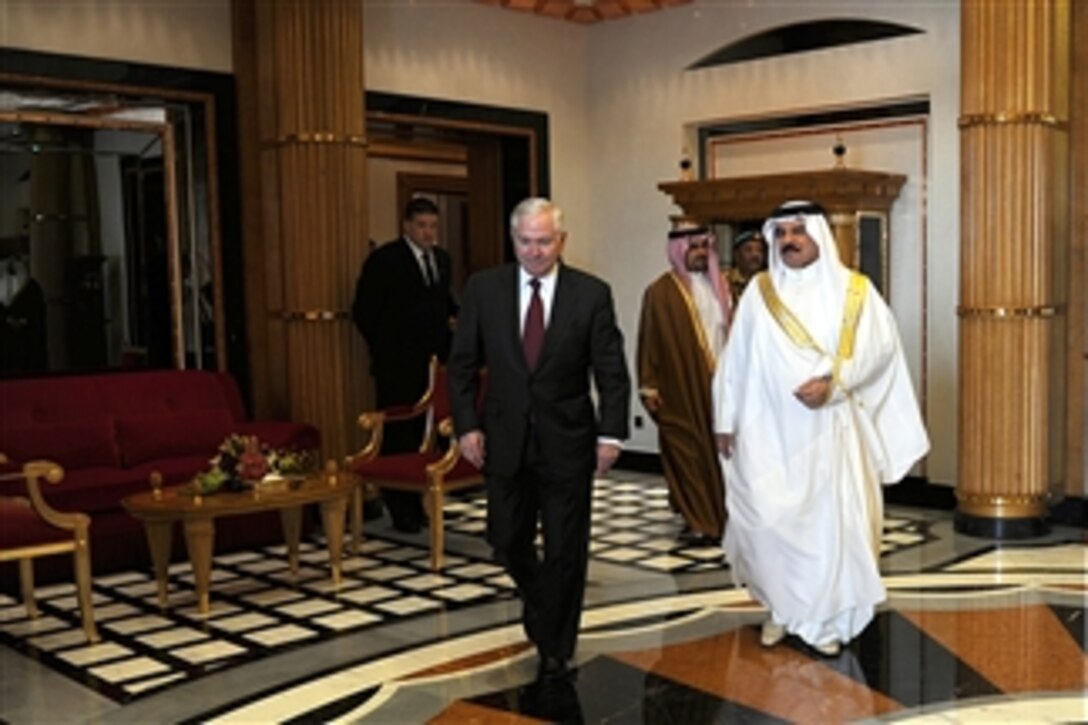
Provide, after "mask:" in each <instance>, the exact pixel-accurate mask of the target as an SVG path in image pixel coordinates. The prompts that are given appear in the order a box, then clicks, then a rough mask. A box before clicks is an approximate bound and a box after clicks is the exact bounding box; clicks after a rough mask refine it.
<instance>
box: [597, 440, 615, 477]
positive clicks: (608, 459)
mask: <svg viewBox="0 0 1088 725" xmlns="http://www.w3.org/2000/svg"><path fill="white" fill-rule="evenodd" d="M619 457H620V447H619V446H617V445H613V444H612V443H598V444H597V477H598V478H600V477H601V476H603V475H605V474H606V473H608V471H609V469H610V468H612V464H613V463H615V462H616V459H617V458H619Z"/></svg>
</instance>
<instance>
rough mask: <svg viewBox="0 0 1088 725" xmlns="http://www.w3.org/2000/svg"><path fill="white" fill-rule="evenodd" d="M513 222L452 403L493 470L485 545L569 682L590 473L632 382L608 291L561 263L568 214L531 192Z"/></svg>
mask: <svg viewBox="0 0 1088 725" xmlns="http://www.w3.org/2000/svg"><path fill="white" fill-rule="evenodd" d="M510 227H511V235H512V237H513V244H514V253H515V256H516V257H517V260H518V264H508V265H505V266H501V267H495V268H492V269H488V270H485V271H483V272H480V273H478V274H476V275H474V276H473V277H472V278H471V279H470V280H469V281H468V284H467V285H466V287H465V294H464V300H463V305H462V307H461V312H460V316H459V318H458V325H457V333H456V335H455V337H454V342H453V348H452V350H451V352H450V360H449V385H450V405H451V407H452V410H453V418H454V427H455V429H456V432H457V435H458V443H459V446H460V449H461V453H462V455H464V456H465V458H466V459H467V460H469V461H470V462H472V463H473V464H475V465H476V466H478V467H481V468H482V469H483V470H484V473H485V478H486V482H487V505H488V510H487V533H488V539H489V541H490V543H491V545H492V546H493V547H494V550H495V557H496V559H497V560H498V561H499V562H500V563H502V564H503V565H504V566H505V567H506V569H507V571H508V572H509V574H510V576H511V577H512V578H513V580H514V582H515V583H516V584H517V588H518V593H519V595H520V596H521V599H522V602H523V604H524V612H523V624H524V627H525V631H526V634H527V635H528V637H529V639H530V640H531V641H532V642H533V643H534V644H535V645H536V647H537V650H538V652H539V655H540V672H539V675H540V679H541V680H543V681H545V682H547V681H549V680H551V681H563V680H565V677H564V676H565V674H566V672H567V666H568V660H569V659H570V658H571V657H572V656H573V654H574V650H575V645H576V642H577V637H578V625H579V620H580V618H581V613H582V598H583V595H584V592H585V583H586V569H587V565H588V558H589V529H590V504H591V489H592V483H593V476H594V472H596V473H597V475H603V474H604V473H605V472H607V471H608V469H609V468H610V467H611V466H612V464H613V463H614V462H615V460H616V458H617V456H618V455H619V452H620V444H621V441H622V440H623V439H624V438H626V437H627V433H628V431H627V414H628V406H629V397H630V387H631V384H630V378H629V376H628V373H627V364H626V360H625V358H624V351H623V336H622V334H621V333H620V331H619V329H618V328H617V326H616V316H615V309H614V306H613V303H612V293H611V290H610V289H609V287H608V285H607V284H606V283H604V282H603V281H601V280H600V279H597V278H596V277H593V276H591V275H589V274H586V273H585V272H582V271H579V270H577V269H574V268H573V267H569V266H567V265H565V264H563V263H561V262H560V255H561V254H562V252H563V246H564V244H565V241H566V233H565V232H564V231H563V218H562V212H561V211H560V209H559V208H558V207H557V206H555V205H554V204H552V203H551V202H550V201H548V200H546V199H527V200H525V201H523V202H521V204H519V205H518V206H517V208H516V209H514V212H513V214H512V215H511V218H510ZM482 367H486V368H487V386H486V388H487V389H486V393H485V398H484V400H483V404H482V411H483V412H482V417H481V414H479V413H478V412H477V411H478V408H477V405H476V396H477V389H476V387H477V379H478V378H477V371H478V370H479V369H480V368H482ZM591 379H592V381H593V383H594V385H595V387H596V390H597V400H598V402H597V406H596V409H595V408H594V404H593V399H592V398H591V397H590V380H591ZM538 522H539V524H540V525H541V528H542V532H543V539H544V556H543V560H541V559H540V557H539V556H538V555H537V550H536V547H535V545H534V539H535V538H536V533H537V524H538Z"/></svg>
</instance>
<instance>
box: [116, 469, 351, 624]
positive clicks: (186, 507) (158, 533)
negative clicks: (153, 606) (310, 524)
mask: <svg viewBox="0 0 1088 725" xmlns="http://www.w3.org/2000/svg"><path fill="white" fill-rule="evenodd" d="M156 484H157V485H156ZM357 485H358V479H357V477H356V476H354V475H353V474H351V473H350V472H342V471H326V472H322V473H314V474H311V475H308V476H305V477H302V478H299V479H293V480H290V481H289V482H285V484H284V485H283V486H282V487H279V486H278V487H276V488H275V489H271V488H254V489H252V490H248V491H242V492H217V493H215V494H211V495H203V496H201V495H193V493H192V492H191V489H190V488H189V487H187V486H174V487H171V488H163V487H162V483H161V477H158V476H157V475H156V476H152V482H151V486H152V490H150V491H147V492H145V493H138V494H135V495H132V496H128V497H126V498H124V499H123V500H122V501H121V505H122V506H124V507H125V510H127V511H128V512H129V514H131V515H132V516H133V517H135V518H137V519H139V520H140V521H141V522H142V523H143V525H144V531H146V532H147V543H148V546H149V548H150V549H151V560H152V563H153V564H154V567H155V580H156V582H157V583H158V587H159V606H160V607H163V608H164V609H165V608H166V606H167V596H166V592H167V580H166V577H167V570H168V568H169V566H170V544H171V537H172V530H173V526H174V523H175V522H180V523H181V526H182V529H183V530H184V532H185V545H186V548H187V549H188V551H189V561H190V562H191V563H192V567H193V578H194V580H195V581H196V593H197V599H198V607H199V611H200V613H201V614H207V613H208V610H209V608H210V596H209V589H210V587H211V574H212V552H213V550H214V549H215V520H216V519H218V518H225V517H228V516H240V515H242V514H249V513H255V512H258V511H279V512H280V520H281V521H282V522H283V538H284V542H285V543H286V544H287V554H288V561H289V562H290V565H291V571H292V572H293V573H295V574H297V573H298V545H299V539H300V538H301V535H302V507H303V506H305V505H306V504H312V503H316V504H319V505H320V506H321V518H322V524H323V525H324V528H325V539H326V541H327V543H328V547H329V563H330V565H331V567H332V580H333V584H334V585H335V586H337V587H339V586H340V554H341V549H342V545H343V538H344V513H345V511H346V510H347V506H348V500H349V498H350V497H351V493H352V491H353V490H354V489H355V487H356V486H357ZM352 533H353V535H354V536H360V535H361V533H362V532H360V531H353V532H352Z"/></svg>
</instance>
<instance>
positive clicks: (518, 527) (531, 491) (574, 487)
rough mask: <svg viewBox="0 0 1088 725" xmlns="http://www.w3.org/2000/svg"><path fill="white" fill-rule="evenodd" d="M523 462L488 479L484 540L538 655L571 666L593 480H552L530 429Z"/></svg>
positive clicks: (584, 477)
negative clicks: (516, 599) (513, 592)
mask: <svg viewBox="0 0 1088 725" xmlns="http://www.w3.org/2000/svg"><path fill="white" fill-rule="evenodd" d="M521 460H522V465H521V467H520V468H519V470H518V471H517V472H516V473H515V475H514V476H512V477H510V478H506V477H501V476H494V475H490V474H489V475H488V477H487V532H488V539H489V541H490V542H491V545H492V547H493V548H494V551H495V559H496V560H497V561H498V562H499V563H500V564H502V565H503V566H504V567H505V568H506V570H507V573H508V574H509V575H510V577H511V578H512V579H513V580H514V583H515V584H516V585H517V589H518V594H519V595H520V597H521V600H522V603H523V607H524V609H523V615H522V623H523V625H524V627H525V632H526V634H527V635H528V637H529V639H530V640H531V641H532V642H533V643H534V644H535V645H536V646H537V649H538V650H539V651H540V653H541V654H542V655H547V656H551V657H558V658H560V659H569V658H570V657H572V656H573V654H574V650H575V646H576V644H577V640H578V627H579V623H580V621H581V617H582V603H583V597H584V595H585V588H586V569H587V567H588V564H589V530H590V508H591V492H592V487H593V473H592V471H587V472H586V474H585V475H581V476H576V477H556V476H555V475H553V474H552V473H551V471H550V468H549V466H548V462H547V460H545V458H544V457H543V456H542V455H541V453H540V446H539V443H538V440H537V437H536V435H535V434H534V431H533V429H532V428H531V427H530V429H529V433H528V436H527V440H526V443H525V452H524V454H523V455H522V459H521ZM538 522H539V524H540V528H541V533H542V534H543V540H544V547H543V558H541V556H540V555H539V553H538V551H537V547H536V543H535V539H536V533H537V524H538Z"/></svg>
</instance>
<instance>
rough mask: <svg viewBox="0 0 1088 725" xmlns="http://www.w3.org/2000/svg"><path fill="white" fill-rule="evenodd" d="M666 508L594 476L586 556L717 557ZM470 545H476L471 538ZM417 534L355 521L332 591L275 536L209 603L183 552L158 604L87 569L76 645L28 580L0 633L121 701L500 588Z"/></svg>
mask: <svg viewBox="0 0 1088 725" xmlns="http://www.w3.org/2000/svg"><path fill="white" fill-rule="evenodd" d="M446 512H447V528H448V529H449V531H451V532H456V533H458V534H461V535H469V536H472V537H475V538H482V536H483V531H484V526H485V521H486V505H485V502H484V498H483V495H482V492H479V491H477V492H472V493H471V494H470V495H467V496H461V497H458V498H456V499H455V500H453V501H451V502H450V504H449V505H448V506H447V508H446ZM680 528H681V521H680V519H679V518H678V517H677V516H676V515H675V514H673V513H672V512H671V511H670V510H669V508H668V495H667V491H666V490H665V487H664V485H663V483H662V481H661V478H660V477H656V479H653V478H650V479H648V480H647V481H611V480H602V481H599V482H598V483H597V485H596V487H595V495H594V504H593V530H592V541H591V561H599V562H607V563H608V564H609V565H612V566H621V567H625V566H629V567H638V568H639V569H641V570H649V571H654V572H657V573H661V574H679V573H685V574H686V573H698V572H700V571H711V570H719V571H720V570H721V569H722V568H723V567H724V566H725V564H724V562H723V561H722V553H721V550H720V548H718V547H716V546H710V547H707V546H693V545H691V544H687V543H684V542H682V541H679V540H678V539H677V534H678V532H679V531H680ZM932 539H933V536H932V534H931V533H930V531H929V524H928V522H926V521H922V520H910V519H907V518H894V517H893V518H887V519H886V520H885V522H884V542H883V549H884V552H885V553H892V552H895V551H900V550H902V549H904V548H910V547H913V546H916V545H920V544H922V543H924V542H926V541H929V540H932ZM477 550H478V547H477ZM428 557H429V552H428V550H427V548H426V540H425V537H420V540H419V542H411V543H406V542H404V541H400V540H393V539H390V538H383V537H382V536H381V534H380V533H379V534H375V533H373V527H371V530H370V531H368V533H367V538H366V540H365V541H364V542H363V544H362V551H361V553H360V555H359V556H354V557H352V556H346V557H345V559H344V561H343V563H342V568H343V579H342V584H341V587H340V589H339V591H334V589H333V586H332V582H331V577H330V572H329V568H328V554H327V552H326V550H325V547H324V546H323V545H320V543H314V542H303V544H302V546H301V552H300V569H299V572H298V575H297V578H296V577H294V576H293V575H292V574H291V572H290V570H289V567H288V562H287V556H286V550H285V548H284V547H283V546H273V547H266V548H264V549H261V550H256V551H248V552H240V553H234V554H225V555H221V556H217V557H216V558H215V564H214V568H213V572H212V574H213V584H212V606H211V611H210V613H209V614H208V615H200V614H199V613H198V612H197V607H196V597H195V591H194V585H193V578H192V574H191V571H190V568H189V565H188V563H187V562H179V563H176V564H174V565H172V567H171V569H170V600H169V605H170V608H169V609H168V610H166V611H162V610H160V609H159V606H158V601H157V589H156V585H155V582H154V580H153V578H152V577H151V576H150V574H148V573H144V572H135V571H134V572H123V573H119V574H112V575H106V576H99V577H96V578H95V580H94V604H95V618H96V621H97V622H98V625H99V631H100V634H101V635H102V641H101V642H100V643H99V644H96V645H87V643H86V641H85V640H84V638H83V633H82V629H81V627H80V619H79V611H78V605H77V602H76V597H75V590H74V587H73V586H72V585H71V584H61V585H56V586H49V587H40V588H39V589H38V590H37V592H36V593H37V600H38V603H39V607H40V609H41V616H40V617H38V618H36V619H33V620H31V619H28V618H27V617H26V612H25V609H24V607H23V606H22V604H21V603H20V602H19V601H17V600H16V599H14V598H12V597H8V596H5V595H2V594H0V643H2V644H4V645H6V646H9V647H12V648H14V649H16V650H18V651H20V652H22V653H24V654H25V655H27V656H29V657H32V658H34V659H36V660H38V661H40V662H42V663H43V664H46V665H48V666H49V667H51V668H52V669H55V670H57V671H59V672H62V673H64V674H65V675H67V676H69V677H71V678H72V679H74V680H76V681H78V682H81V683H83V684H84V685H86V686H88V687H91V688H93V689H94V690H96V691H98V692H100V693H101V694H103V695H105V696H107V697H109V698H110V699H113V700H114V701H117V702H129V701H132V700H135V699H137V698H140V697H142V696H144V695H147V694H150V693H153V692H160V691H162V689H164V688H168V687H171V686H174V685H177V684H180V683H182V682H186V681H189V680H193V679H196V678H200V677H203V676H205V675H207V674H209V673H212V672H219V671H222V670H223V669H225V668H230V667H235V666H238V665H241V664H243V663H246V662H251V661H254V660H256V659H259V658H262V657H266V656H269V655H272V654H275V653H279V652H284V651H288V650H290V649H292V648H299V647H304V646H307V645H310V644H314V643H316V642H320V641H322V640H326V639H329V638H334V637H339V636H342V635H345V634H347V633H353V632H358V631H361V630H364V629H366V628H368V627H375V626H378V625H381V624H388V623H392V622H399V621H406V620H409V619H411V618H412V617H419V616H426V615H429V614H433V613H435V612H437V611H454V610H456V609H459V608H462V607H472V606H477V605H480V604H485V603H489V602H495V601H499V600H502V599H506V598H510V597H513V596H514V590H513V586H512V582H511V581H510V579H509V578H508V577H507V576H506V575H505V574H504V573H503V571H502V570H501V569H500V568H499V567H498V566H496V565H495V564H493V563H492V562H491V561H489V560H487V559H485V558H481V557H479V556H474V555H468V554H466V553H464V552H463V551H459V550H458V549H457V547H456V546H455V543H454V542H452V541H451V542H450V545H449V546H448V547H447V552H446V565H445V568H444V569H443V570H442V572H441V573H437V574H436V573H434V572H431V571H430V569H429V558H428Z"/></svg>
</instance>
